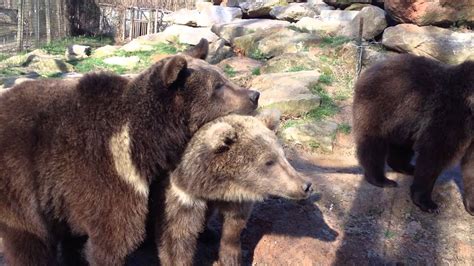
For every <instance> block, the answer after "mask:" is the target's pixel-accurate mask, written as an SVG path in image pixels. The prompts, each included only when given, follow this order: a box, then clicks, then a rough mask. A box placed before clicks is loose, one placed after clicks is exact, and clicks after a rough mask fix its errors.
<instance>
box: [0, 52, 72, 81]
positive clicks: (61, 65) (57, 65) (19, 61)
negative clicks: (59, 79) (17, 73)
mask: <svg viewBox="0 0 474 266" xmlns="http://www.w3.org/2000/svg"><path fill="white" fill-rule="evenodd" d="M1 68H16V69H18V70H20V69H21V71H22V72H24V73H28V72H36V73H38V74H40V75H42V76H51V75H56V74H59V73H64V72H70V71H72V70H73V69H74V68H73V66H72V65H71V64H69V63H67V62H64V60H63V58H62V57H60V56H52V55H49V54H47V53H46V52H45V51H43V50H40V49H37V50H34V51H32V52H30V53H27V54H24V55H16V56H12V57H10V58H8V59H5V60H3V61H1V62H0V69H1Z"/></svg>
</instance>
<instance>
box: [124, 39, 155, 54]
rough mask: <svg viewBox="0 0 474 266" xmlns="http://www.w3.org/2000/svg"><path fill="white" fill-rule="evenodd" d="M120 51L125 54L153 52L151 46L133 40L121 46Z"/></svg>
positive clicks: (138, 40)
mask: <svg viewBox="0 0 474 266" xmlns="http://www.w3.org/2000/svg"><path fill="white" fill-rule="evenodd" d="M120 50H123V51H126V52H146V51H151V50H153V46H151V45H149V44H146V43H144V42H142V41H141V40H140V39H134V40H132V41H131V42H129V43H127V44H125V45H124V46H122V47H121V48H120Z"/></svg>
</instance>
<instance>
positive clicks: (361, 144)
mask: <svg viewBox="0 0 474 266" xmlns="http://www.w3.org/2000/svg"><path fill="white" fill-rule="evenodd" d="M387 151H388V145H387V142H385V141H384V140H383V139H381V138H374V137H368V136H366V137H364V138H363V139H361V140H359V141H357V157H358V158H359V163H360V165H361V166H362V168H364V176H365V179H366V180H367V182H369V183H370V184H372V185H374V186H377V187H396V186H397V182H395V181H393V180H390V179H388V178H387V177H386V176H385V158H386V157H387Z"/></svg>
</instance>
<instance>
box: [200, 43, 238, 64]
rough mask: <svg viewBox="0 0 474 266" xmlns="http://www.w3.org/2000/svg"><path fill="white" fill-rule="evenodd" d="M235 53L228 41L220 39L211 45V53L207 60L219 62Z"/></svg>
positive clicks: (213, 62)
mask: <svg viewBox="0 0 474 266" xmlns="http://www.w3.org/2000/svg"><path fill="white" fill-rule="evenodd" d="M233 55H234V52H233V51H232V48H231V47H230V46H227V45H226V41H225V40H223V39H218V40H217V41H215V42H213V43H211V44H210V45H209V54H208V55H207V58H206V61H207V62H209V63H210V64H217V63H219V62H220V61H222V60H224V59H226V58H229V57H232V56H233Z"/></svg>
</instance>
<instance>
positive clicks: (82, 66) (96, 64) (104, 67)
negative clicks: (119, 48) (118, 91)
mask: <svg viewBox="0 0 474 266" xmlns="http://www.w3.org/2000/svg"><path fill="white" fill-rule="evenodd" d="M69 63H70V64H71V65H73V66H74V69H75V70H76V71H77V72H79V73H87V72H91V71H113V72H115V73H117V74H124V73H125V72H127V69H126V68H124V67H122V66H118V65H109V64H106V63H104V61H103V60H102V59H100V58H93V57H89V58H86V59H83V60H77V61H70V62H69Z"/></svg>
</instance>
